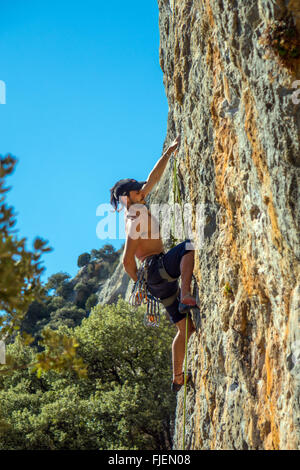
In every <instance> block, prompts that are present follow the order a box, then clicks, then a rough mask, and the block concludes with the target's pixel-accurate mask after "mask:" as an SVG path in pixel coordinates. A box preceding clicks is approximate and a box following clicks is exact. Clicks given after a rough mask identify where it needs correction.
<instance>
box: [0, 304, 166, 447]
mask: <svg viewBox="0 0 300 470" xmlns="http://www.w3.org/2000/svg"><path fill="white" fill-rule="evenodd" d="M144 313H145V307H139V308H138V309H136V310H134V309H133V307H131V306H130V305H129V304H128V303H126V302H125V301H124V300H122V299H120V298H119V301H118V303H117V305H106V306H105V305H97V306H96V307H95V308H94V309H93V310H92V312H91V314H90V316H89V317H88V318H85V319H84V320H83V321H82V323H81V325H79V326H78V327H76V328H75V329H68V328H66V327H65V326H61V327H60V328H59V329H58V330H57V331H56V332H55V334H57V335H62V336H61V337H65V338H69V340H65V342H66V344H65V345H64V348H65V350H66V349H67V346H68V347H69V349H71V350H72V351H73V352H74V351H75V349H76V358H77V361H78V363H77V367H78V370H77V371H76V365H74V362H73V361H71V362H70V364H69V367H65V366H66V364H60V363H59V362H58V361H57V359H55V358H56V357H57V356H55V357H54V359H53V360H54V362H53V363H50V365H51V369H50V368H49V357H47V355H49V351H51V350H53V348H54V349H55V344H57V341H56V340H55V338H52V337H51V335H52V333H51V335H50V338H48V346H47V348H46V350H45V364H44V367H41V368H40V372H39V376H40V378H37V374H36V371H37V368H36V367H35V368H34V367H33V364H34V363H35V362H36V361H37V359H39V363H40V364H41V363H42V364H43V361H42V360H41V359H43V357H41V356H40V357H39V358H38V357H37V355H36V352H34V350H33V348H31V347H29V346H28V345H27V346H26V345H24V343H22V341H21V340H20V339H18V340H17V341H16V342H15V343H14V344H12V345H9V346H8V354H9V356H10V357H11V358H13V360H14V361H15V362H16V363H18V364H19V365H20V367H19V369H16V370H15V371H14V372H13V373H12V374H11V375H8V376H7V375H5V376H1V374H0V390H1V391H0V403H1V405H0V406H1V410H2V413H3V414H4V418H5V420H6V422H7V423H8V428H6V429H3V430H1V428H0V449H82V450H84V449H100V450H102V449H115V450H117V449H150V450H151V449H169V448H170V447H171V434H172V432H171V429H170V423H171V421H172V418H173V413H174V409H175V399H174V396H173V395H172V394H171V393H170V379H171V355H170V351H171V343H172V338H173V333H174V331H172V330H173V328H174V327H173V326H170V324H169V323H168V322H167V320H166V319H165V318H163V319H162V321H161V325H160V327H159V328H155V329H154V328H146V327H145V326H144V324H143V316H144ZM48 333H49V332H48ZM51 340H53V341H54V344H51ZM50 346H51V347H50ZM72 348H73V349H72ZM61 356H62V359H61V361H63V357H64V356H66V355H64V354H61ZM56 366H57V371H55V370H53V368H54V369H55V367H56ZM78 371H79V372H80V371H81V372H82V373H81V375H80V373H79V374H78Z"/></svg>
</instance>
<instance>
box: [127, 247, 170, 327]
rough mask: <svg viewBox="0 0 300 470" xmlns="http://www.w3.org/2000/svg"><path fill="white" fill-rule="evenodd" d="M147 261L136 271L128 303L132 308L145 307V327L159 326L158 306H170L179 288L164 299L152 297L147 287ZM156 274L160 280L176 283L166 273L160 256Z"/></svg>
mask: <svg viewBox="0 0 300 470" xmlns="http://www.w3.org/2000/svg"><path fill="white" fill-rule="evenodd" d="M148 261H149V260H147V258H146V259H145V260H144V261H143V262H142V265H141V266H140V267H139V269H138V271H137V277H138V278H137V280H136V282H135V284H134V286H133V288H132V291H131V294H130V297H129V303H130V304H131V305H133V306H134V307H137V306H139V305H142V304H146V305H147V312H146V313H145V316H144V324H145V326H159V323H160V311H159V304H160V303H162V304H163V306H164V307H168V306H169V305H172V303H173V302H174V300H175V299H176V298H177V296H178V295H179V287H178V289H177V290H176V292H175V293H174V294H172V295H170V296H169V297H166V298H164V299H159V298H157V297H155V296H154V295H152V294H151V293H150V292H149V290H148V286H147V279H148V266H149V265H148ZM158 272H159V275H160V276H161V278H162V279H164V280H167V281H168V282H172V281H176V280H177V278H174V277H171V276H170V275H169V274H168V272H167V271H166V269H165V267H164V264H163V260H162V256H160V257H159V258H158Z"/></svg>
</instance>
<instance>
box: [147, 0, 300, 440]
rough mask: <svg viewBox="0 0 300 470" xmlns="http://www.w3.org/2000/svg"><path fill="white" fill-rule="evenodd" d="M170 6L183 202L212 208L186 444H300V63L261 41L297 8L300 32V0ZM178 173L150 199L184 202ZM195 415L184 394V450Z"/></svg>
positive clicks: (169, 73)
mask: <svg viewBox="0 0 300 470" xmlns="http://www.w3.org/2000/svg"><path fill="white" fill-rule="evenodd" d="M158 6H159V27H160V64H161V68H162V70H163V72H164V86H165V90H166V94H167V98H168V102H169V116H168V130H167V137H166V143H165V144H166V145H167V144H170V142H171V141H172V140H173V139H174V137H175V136H176V135H177V134H179V133H180V134H181V139H182V143H181V147H180V150H179V152H178V155H177V157H176V159H177V164H178V172H179V175H180V178H181V187H182V198H183V201H184V202H189V203H191V204H192V205H193V207H196V205H197V204H199V203H201V204H203V205H204V207H205V229H204V243H203V244H202V246H201V248H200V249H198V250H197V251H196V256H195V270H194V275H195V277H196V280H197V286H195V288H197V292H198V296H199V302H200V315H198V316H194V320H195V323H196V325H197V332H196V333H195V334H194V335H193V336H192V337H191V339H190V342H189V357H188V361H189V368H191V369H192V371H193V386H192V387H189V388H188V394H187V408H186V437H185V447H186V449H299V446H300V404H299V401H300V395H299V392H300V332H299V326H300V269H299V261H300V243H299V233H300V198H299V192H300V189H299V182H300V149H299V130H300V104H298V103H297V100H295V97H296V93H295V92H296V85H297V86H298V88H300V82H299V83H298V84H295V81H296V80H299V79H300V59H297V58H294V59H291V60H290V61H289V62H286V63H282V61H281V59H280V57H279V56H278V55H277V54H276V52H274V53H273V55H272V51H271V56H269V57H266V50H265V46H263V45H262V44H261V43H260V38H261V37H262V34H263V32H264V30H265V29H266V28H267V26H268V25H269V24H272V23H273V22H274V20H280V19H281V18H283V17H284V16H285V15H286V14H288V13H289V14H290V15H291V17H292V18H293V20H294V22H295V25H296V26H297V28H298V33H300V23H299V2H298V1H293V0H291V1H279V0H277V1H276V0H273V1H268V0H265V1H261V0H247V2H244V1H241V0H240V1H239V0H194V1H188V0H180V1H179V0H177V1H175V0H173V1H171V0H170V1H169V0H158ZM298 98H300V93H299V95H298ZM298 101H300V100H298ZM171 170H172V160H171V161H170V162H169V163H168V166H167V168H166V170H165V173H164V175H163V178H162V180H161V182H160V183H159V185H158V187H157V188H156V191H155V192H154V193H153V194H151V197H150V203H151V202H167V201H168V200H169V201H171V199H172V194H171V191H170V189H169V188H172V186H171V181H172V180H171V178H172V176H171V175H172V174H171ZM193 224H194V225H193V229H194V236H195V237H197V236H199V234H197V233H196V229H195V221H194V220H193ZM204 315H205V318H204ZM182 416H183V391H182V390H181V391H180V392H179V394H178V404H177V412H176V430H175V436H174V449H181V448H182V427H183V423H182Z"/></svg>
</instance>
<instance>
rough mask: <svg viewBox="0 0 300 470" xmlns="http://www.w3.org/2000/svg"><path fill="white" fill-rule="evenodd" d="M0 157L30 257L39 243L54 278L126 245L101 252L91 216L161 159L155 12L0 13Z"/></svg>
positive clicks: (163, 104) (95, 5) (124, 7)
mask: <svg viewBox="0 0 300 470" xmlns="http://www.w3.org/2000/svg"><path fill="white" fill-rule="evenodd" d="M0 63H1V67H0V80H3V81H4V82H5V83H6V104H5V105H0V124H1V142H0V154H1V155H6V154H7V153H11V154H12V155H13V156H15V157H17V158H18V160H19V162H18V164H17V166H16V170H15V172H14V173H13V175H12V176H10V177H9V178H8V179H7V184H8V185H9V186H12V189H11V190H10V192H8V193H7V199H8V203H9V204H10V205H12V206H14V208H15V211H16V213H17V224H16V226H15V228H16V229H18V230H19V232H18V237H26V238H27V248H28V249H31V248H32V241H33V239H34V238H35V237H36V236H40V237H42V238H44V239H46V240H48V241H49V245H50V246H52V247H53V248H54V250H53V251H52V252H51V253H47V254H45V255H44V256H43V265H44V266H45V268H46V270H45V273H44V275H43V277H42V279H43V281H45V280H46V279H47V278H48V277H49V276H50V275H51V274H53V273H55V272H58V271H66V272H68V273H69V274H70V275H71V276H72V277H73V276H74V275H75V274H76V272H77V270H78V268H77V258H78V256H79V255H80V254H81V253H83V252H85V251H88V252H89V251H90V250H91V249H93V248H100V247H101V246H103V245H104V244H105V243H112V244H113V245H114V246H115V247H116V249H118V248H119V247H120V246H121V245H122V243H123V242H124V240H115V241H114V240H100V239H99V238H97V235H96V226H97V223H98V222H99V220H100V218H99V217H96V208H97V206H98V205H99V204H102V203H108V202H109V188H110V187H111V186H113V184H114V183H115V182H116V181H117V180H119V179H121V178H136V179H138V180H145V179H146V178H147V176H148V173H149V172H150V171H151V169H152V168H153V166H154V165H155V163H156V162H157V160H158V159H159V157H160V155H161V152H162V146H163V142H164V139H165V135H166V128H167V114H168V104H167V100H166V96H165V90H164V86H163V75H162V71H161V69H160V66H159V29H158V6H157V1H156V0H146V1H140V0H132V1H130V2H124V1H119V0H116V1H113V2H104V1H99V0H85V1H84V2H83V1H76V0H74V1H66V0H61V1H57V0H51V1H49V0H43V1H41V0H26V1H24V0H14V1H6V2H1V16H0Z"/></svg>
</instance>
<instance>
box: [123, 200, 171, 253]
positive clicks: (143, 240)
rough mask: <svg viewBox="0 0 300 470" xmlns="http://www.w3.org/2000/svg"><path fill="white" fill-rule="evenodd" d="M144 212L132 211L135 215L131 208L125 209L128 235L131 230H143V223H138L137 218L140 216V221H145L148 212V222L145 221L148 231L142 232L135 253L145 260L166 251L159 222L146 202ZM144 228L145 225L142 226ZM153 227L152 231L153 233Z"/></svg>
mask: <svg viewBox="0 0 300 470" xmlns="http://www.w3.org/2000/svg"><path fill="white" fill-rule="evenodd" d="M142 209H143V210H142V212H141V213H140V212H139V211H138V210H137V211H134V212H132V214H133V213H134V214H136V216H134V215H132V216H131V215H130V210H129V211H127V210H126V211H125V232H126V237H128V234H129V233H130V232H131V230H136V232H137V233H139V232H141V223H138V224H136V222H135V220H136V219H137V218H139V220H140V221H143V220H144V221H145V214H146V213H147V218H148V224H147V221H145V226H146V227H148V233H146V232H141V234H140V236H139V238H138V243H137V246H136V250H135V253H134V255H135V256H136V257H137V258H138V259H139V260H140V261H143V260H144V259H145V258H147V256H151V255H155V254H159V253H162V252H163V251H164V247H163V242H162V239H161V237H160V231H159V223H158V221H157V219H156V217H154V216H153V215H152V214H151V212H150V211H149V209H148V208H147V206H146V205H145V204H144V205H143V208H142ZM142 229H143V227H142ZM151 229H152V233H151Z"/></svg>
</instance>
